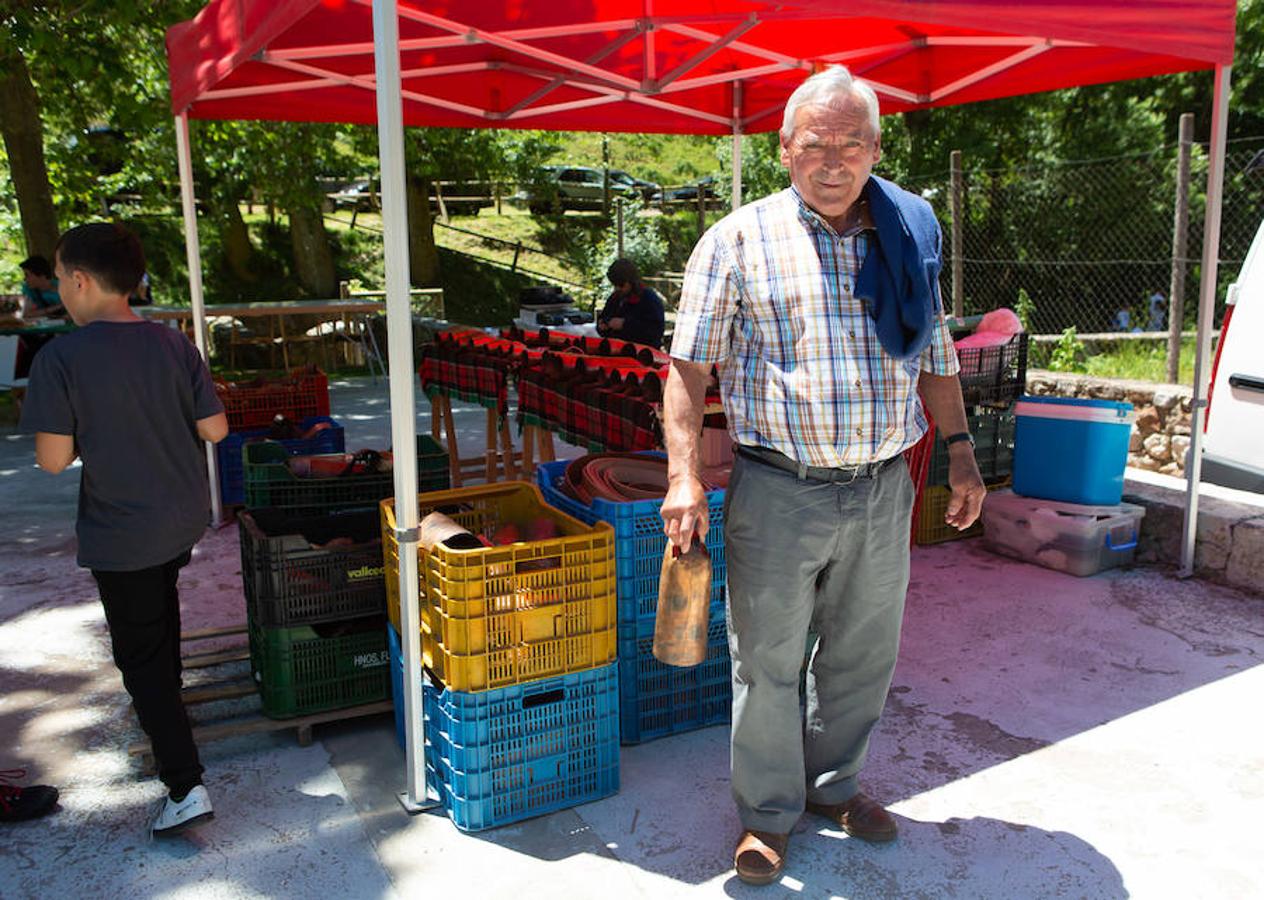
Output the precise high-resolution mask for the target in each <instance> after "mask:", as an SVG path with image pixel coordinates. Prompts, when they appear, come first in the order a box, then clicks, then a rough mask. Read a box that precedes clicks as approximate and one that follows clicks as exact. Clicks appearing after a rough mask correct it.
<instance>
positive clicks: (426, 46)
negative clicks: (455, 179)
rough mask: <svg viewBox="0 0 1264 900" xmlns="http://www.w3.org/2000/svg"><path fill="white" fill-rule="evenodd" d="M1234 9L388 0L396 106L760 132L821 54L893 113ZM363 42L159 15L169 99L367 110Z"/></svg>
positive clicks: (1215, 45) (971, 97)
mask: <svg viewBox="0 0 1264 900" xmlns="http://www.w3.org/2000/svg"><path fill="white" fill-rule="evenodd" d="M1234 14H1235V4H1234V3H1233V2H1232V0H1228V2H1226V0H1124V2H1111V3H1104V2H1098V3H1095V2H1075V0H1073V2H1024V3H1014V2H1010V0H976V2H920V3H919V2H891V0H876V2H874V0H871V2H864V0H860V2H849V3H846V4H842V3H838V2H827V0H789V2H776V3H774V2H761V0H744V2H740V0H739V2H731V0H730V2H719V0H549V2H547V3H545V2H536V3H531V2H505V0H494V2H477V3H475V2H455V0H400V2H399V3H398V23H399V33H400V42H399V43H400V65H401V70H402V71H401V81H402V90H401V95H400V96H401V98H402V101H403V108H404V113H403V115H404V124H405V125H442V126H453V127H461V128H478V127H489V126H494V127H500V128H540V129H551V130H567V131H637V132H674V133H682V132H683V133H689V134H728V133H731V132H733V131H735V130H740V131H745V132H756V131H770V130H772V129H774V128H777V127H778V126H779V125H780V122H779V119H778V114H779V113H780V111H781V109H782V107H783V106H784V104H785V99H786V97H787V96H788V95H789V93H790V91H792V90H793V89H794V87H795V86H796V85H797V84H798V83H799V82H800V81H802V80H803V77H804V75H805V74H806V73H807V72H809V71H811V70H812V69H814V68H817V67H820V66H822V65H827V64H829V63H845V64H846V65H847V66H848V67H849V68H850V69H851V70H852V71H853V73H855V74H857V75H862V76H863V77H864V78H865V79H866V80H867V81H869V82H870V83H871V84H872V85H873V86H874V87H875V88H876V89H877V91H878V93H879V96H880V98H881V101H882V110H883V112H884V113H886V112H900V111H903V110H907V109H913V108H920V107H933V106H943V105H949V104H955V103H970V102H973V101H977V100H985V99H990V98H994V97H1004V96H1011V95H1014V94H1024V93H1031V92H1034V91H1046V90H1052V89H1055V88H1063V87H1071V86H1074V85H1082V84H1094V83H1099V82H1107V81H1118V80H1122V79H1128V78H1140V77H1144V76H1149V75H1158V74H1164V73H1169V72H1180V71H1187V70H1191V69H1205V68H1210V67H1211V66H1213V65H1215V64H1228V63H1229V62H1230V60H1231V59H1232V56H1233V28H1234ZM373 46H374V45H373V23H372V17H371V10H370V4H369V3H368V2H366V0H359V2H356V0H279V2H278V0H215V2H213V3H211V4H209V5H208V6H207V7H206V8H205V9H203V10H202V12H201V13H200V14H199V15H198V17H197V18H196V19H194V20H192V21H190V22H185V23H182V24H180V25H176V26H174V27H173V28H172V29H171V30H170V32H169V33H168V37H167V52H168V56H169V58H170V60H171V98H172V106H173V108H174V110H175V112H177V113H180V112H187V113H188V114H189V115H190V116H193V117H194V118H207V119H273V120H288V121H321V122H358V123H363V124H369V123H372V122H375V121H376V113H375V109H374V100H373V88H374V73H373V60H372V54H373ZM737 85H741V89H740V96H738V97H737V98H736V100H735V98H734V89H735V86H737Z"/></svg>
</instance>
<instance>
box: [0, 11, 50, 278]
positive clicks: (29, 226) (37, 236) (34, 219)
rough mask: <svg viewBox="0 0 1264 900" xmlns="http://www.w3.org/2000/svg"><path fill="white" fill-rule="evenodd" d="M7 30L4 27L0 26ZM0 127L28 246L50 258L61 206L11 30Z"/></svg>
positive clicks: (2, 45)
mask: <svg viewBox="0 0 1264 900" xmlns="http://www.w3.org/2000/svg"><path fill="white" fill-rule="evenodd" d="M3 33H4V29H0V34H3ZM0 131H3V132H4V149H5V152H6V153H7V154H8V156H9V170H10V172H11V173H12V176H11V177H12V178H13V192H14V194H15V195H16V196H17V201H18V211H19V213H20V215H21V217H22V233H23V235H24V236H25V238H26V250H27V252H28V253H38V254H40V255H41V256H44V257H47V258H48V259H49V261H50V262H51V260H52V255H53V247H55V246H56V244H57V235H58V228H57V210H56V208H55V207H54V206H53V192H52V190H51V189H50V188H49V186H48V167H47V166H46V165H45V163H44V129H43V125H42V124H41V122H40V108H39V96H38V95H37V94H36V93H35V85H33V84H32V83H31V73H30V71H29V70H28V69H27V67H26V58H25V57H24V56H23V55H22V53H21V51H20V50H18V49H17V48H16V47H12V46H9V44H8V38H7V35H5V37H4V38H3V39H0Z"/></svg>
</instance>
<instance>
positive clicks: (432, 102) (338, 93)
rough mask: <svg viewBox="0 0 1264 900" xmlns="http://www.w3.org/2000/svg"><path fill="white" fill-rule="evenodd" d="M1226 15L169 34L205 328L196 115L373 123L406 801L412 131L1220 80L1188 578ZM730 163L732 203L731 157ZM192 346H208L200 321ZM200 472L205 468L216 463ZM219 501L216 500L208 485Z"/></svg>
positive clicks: (259, 27) (1104, 5)
mask: <svg viewBox="0 0 1264 900" xmlns="http://www.w3.org/2000/svg"><path fill="white" fill-rule="evenodd" d="M1235 13H1236V4H1235V3H1234V2H1233V0H1097V2H1085V0H1065V2H1055V0H1036V2H1023V3H1016V2H1013V0H974V2H938V0H852V2H847V3H840V2H837V0H778V2H773V0H727V2H726V0H212V2H211V3H209V4H208V5H207V6H206V7H205V8H204V9H203V10H202V11H201V12H200V13H199V14H198V15H197V17H196V18H194V19H193V20H192V21H189V22H184V23H181V24H178V25H175V26H173V27H172V28H171V29H169V31H168V33H167V56H168V62H169V68H170V76H171V98H172V108H173V111H174V113H175V114H176V119H177V128H176V134H177V143H178V151H179V163H180V175H181V188H182V195H183V207H184V217H185V237H186V244H187V248H188V256H189V278H190V288H191V293H192V297H193V307H194V312H195V316H196V317H197V318H198V320H199V323H201V322H202V318H203V304H202V286H201V262H200V259H199V253H200V251H199V245H198V238H197V229H196V219H195V217H194V203H193V179H192V164H191V157H190V149H189V143H188V117H189V116H192V117H194V118H204V119H271V120H290V121H320V122H347V123H364V124H367V123H372V122H376V123H377V125H378V133H379V153H380V156H381V168H382V207H383V209H382V216H383V225H384V255H385V261H386V281H387V284H386V288H387V317H388V333H389V338H388V340H389V342H390V346H389V350H390V353H389V356H390V374H391V378H390V383H391V422H392V441H393V444H394V447H395V451H396V454H397V458H396V466H395V478H396V483H395V497H396V503H397V506H396V516H397V521H398V523H399V531H398V532H397V535H398V540H399V544H400V551H401V552H400V567H399V575H400V584H399V587H400V597H401V599H402V601H403V602H402V604H401V620H402V623H401V624H402V628H401V632H402V633H401V637H402V639H403V650H404V663H405V672H406V677H405V679H404V681H405V685H406V686H407V689H406V698H405V710H406V712H405V721H406V723H407V730H408V739H407V744H408V757H409V761H408V791H407V792H406V793H405V794H404V795H402V796H401V800H402V802H403V803H404V805H405V807H406V808H409V809H418V808H420V805H419V802H418V801H419V800H420V799H421V798H422V797H423V796H424V784H425V782H424V768H423V760H424V756H423V755H422V748H421V742H420V741H418V740H416V738H415V735H414V728H415V725H416V723H419V722H420V718H421V717H420V705H421V696H420V665H419V658H420V652H419V647H418V635H417V628H416V623H417V622H418V610H417V555H416V552H415V548H416V539H417V518H418V515H417V513H418V511H417V502H416V471H415V470H416V466H415V459H414V456H413V454H414V442H413V434H412V432H413V428H414V424H413V423H414V395H413V383H412V344H411V334H412V332H411V328H410V324H409V315H410V314H409V306H408V247H407V237H406V235H407V221H406V216H405V208H404V207H405V204H404V196H405V192H404V158H403V126H404V125H414V126H450V127H465V128H488V127H499V128H538V129H553V130H574V131H635V132H669V133H689V134H730V133H731V134H733V135H734V142H735V143H736V142H737V141H739V140H740V137H739V136H740V135H741V134H742V133H743V132H757V131H770V130H773V129H775V128H777V127H779V125H780V113H781V110H782V108H783V106H784V104H785V100H786V98H787V96H788V95H789V94H790V92H791V91H792V90H793V89H794V87H795V86H796V85H798V84H799V82H801V81H802V80H803V78H804V76H805V75H806V74H807V73H809V72H811V71H813V70H815V69H818V68H820V67H822V66H826V65H829V64H832V63H842V64H846V65H847V66H848V67H849V68H850V69H851V70H852V72H853V73H855V74H857V75H860V76H863V77H864V78H865V79H866V80H867V81H868V82H869V83H870V84H872V85H873V87H874V88H875V90H876V91H877V92H878V95H879V98H880V100H881V105H882V109H883V111H884V112H899V111H902V110H908V109H920V108H929V107H935V106H945V105H950V104H957V103H969V102H974V101H978V100H985V99H991V98H996V97H1005V96H1012V95H1016V94H1024V93H1032V92H1036V91H1046V90H1053V89H1056V88H1063V87H1070V86H1074V85H1084V84H1095V83H1101V82H1108V81H1118V80H1123V79H1129V78H1141V77H1146V76H1151V75H1160V74H1166V73H1171V72H1181V71H1190V70H1197V69H1207V68H1213V67H1214V68H1215V70H1216V90H1215V101H1214V104H1215V105H1214V111H1213V122H1212V142H1211V154H1210V167H1209V175H1208V191H1207V216H1206V225H1205V231H1204V233H1205V235H1206V237H1205V240H1204V247H1203V266H1202V285H1201V291H1202V296H1201V302H1200V306H1199V320H1198V327H1199V341H1198V354H1197V357H1196V361H1195V367H1194V379H1195V385H1194V408H1193V422H1192V428H1191V430H1192V445H1193V446H1192V447H1191V454H1192V455H1191V457H1190V465H1189V466H1188V467H1187V472H1188V478H1189V487H1188V493H1187V506H1186V519H1185V535H1184V543H1183V555H1182V562H1183V567H1184V569H1185V571H1186V573H1188V572H1189V571H1191V570H1192V567H1193V548H1194V535H1195V526H1196V516H1197V499H1198V493H1197V486H1198V478H1199V469H1200V462H1201V456H1200V450H1201V438H1202V414H1203V409H1204V407H1205V400H1204V398H1205V397H1206V395H1207V384H1206V360H1207V358H1208V356H1209V353H1210V349H1211V336H1210V335H1211V332H1210V324H1211V313H1212V308H1213V304H1214V291H1215V284H1216V261H1217V254H1218V251H1219V230H1220V192H1221V187H1222V182H1223V172H1224V142H1225V128H1226V118H1227V113H1228V90H1229V77H1228V75H1229V65H1230V63H1231V61H1232V58H1233V38H1234V17H1235ZM735 149H736V148H735ZM733 156H734V162H735V167H734V168H735V172H734V185H735V189H734V203H735V204H736V203H737V202H739V199H738V198H739V197H740V193H739V191H738V190H737V186H738V184H739V183H740V182H739V179H740V159H741V155H740V153H738V152H735V153H734V155H733ZM197 340H198V346H199V348H200V349H201V350H202V352H203V354H205V352H206V338H205V329H204V326H203V325H200V326H199V328H198V329H197ZM208 462H209V464H210V468H211V471H212V473H214V458H213V456H211V454H210V451H209V449H208ZM212 479H214V474H212ZM211 495H212V498H213V502H215V503H218V496H219V495H218V491H217V490H215V489H214V483H212V491H211ZM217 517H218V510H217ZM410 623H411V624H410Z"/></svg>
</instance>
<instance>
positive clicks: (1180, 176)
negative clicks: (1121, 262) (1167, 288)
mask: <svg viewBox="0 0 1264 900" xmlns="http://www.w3.org/2000/svg"><path fill="white" fill-rule="evenodd" d="M1179 134H1180V138H1179V140H1180V149H1179V151H1178V156H1177V159H1176V214H1175V218H1174V220H1173V223H1172V283H1171V292H1170V293H1169V296H1170V297H1171V301H1170V302H1169V308H1168V314H1167V380H1168V382H1170V383H1171V384H1177V383H1178V380H1179V379H1180V377H1181V331H1183V330H1184V328H1185V253H1186V250H1187V247H1188V244H1189V157H1190V148H1191V147H1192V146H1193V142H1194V114H1193V113H1181V122H1180V132H1179Z"/></svg>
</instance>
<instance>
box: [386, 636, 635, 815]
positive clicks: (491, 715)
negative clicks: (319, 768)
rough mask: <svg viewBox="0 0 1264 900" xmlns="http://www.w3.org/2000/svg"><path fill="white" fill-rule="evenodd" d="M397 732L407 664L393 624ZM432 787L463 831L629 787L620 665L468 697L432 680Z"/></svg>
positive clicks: (427, 702) (426, 702)
mask: <svg viewBox="0 0 1264 900" xmlns="http://www.w3.org/2000/svg"><path fill="white" fill-rule="evenodd" d="M388 632H389V638H388V642H389V645H390V652H391V685H392V689H393V690H394V692H395V697H396V702H395V730H396V738H397V739H398V740H399V742H400V744H401V746H402V745H403V741H404V716H403V705H404V704H403V697H402V694H403V685H404V678H403V661H402V659H401V650H400V643H399V637H398V635H396V634H395V631H394V629H390V628H388ZM422 697H423V706H424V708H425V741H426V744H425V747H426V783H427V785H428V786H429V787H430V788H431V789H432V790H434V791H435V792H436V793H438V795H439V796H440V798H441V799H442V801H443V806H444V809H445V810H447V812H448V815H449V817H450V818H451V819H452V821H453V822H454V823H455V824H456V826H457V828H459V829H461V830H462V831H482V830H484V829H487V828H495V827H497V826H500V825H507V824H509V823H510V822H518V821H521V820H523V819H529V818H532V817H534V816H540V815H544V814H546V813H551V812H556V811H557V810H560V809H568V808H570V807H572V806H578V805H579V804H581V803H588V802H590V801H592V800H597V799H599V798H601V797H608V796H610V795H611V794H613V793H615V792H616V791H618V789H619V734H618V732H619V689H618V672H617V665H616V664H615V663H611V664H610V665H607V666H601V667H600V668H596V669H589V670H586V671H583V672H573V673H571V674H569V675H562V676H560V677H557V678H543V679H540V680H539V681H529V682H526V683H524V684H519V685H514V686H512V687H505V688H496V689H494V690H490V691H479V692H477V693H466V692H462V691H449V690H446V689H444V688H443V687H441V686H439V685H436V684H432V683H431V681H430V680H429V679H427V680H426V681H425V683H424V684H423V686H422Z"/></svg>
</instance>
